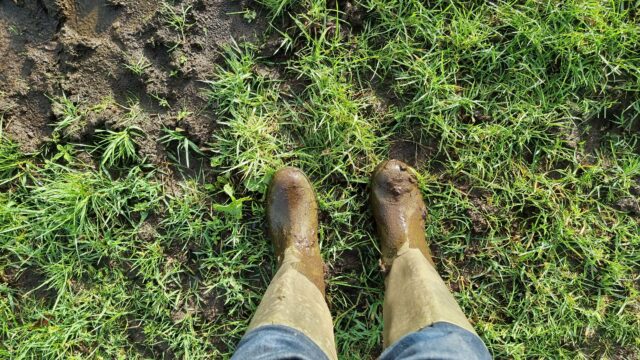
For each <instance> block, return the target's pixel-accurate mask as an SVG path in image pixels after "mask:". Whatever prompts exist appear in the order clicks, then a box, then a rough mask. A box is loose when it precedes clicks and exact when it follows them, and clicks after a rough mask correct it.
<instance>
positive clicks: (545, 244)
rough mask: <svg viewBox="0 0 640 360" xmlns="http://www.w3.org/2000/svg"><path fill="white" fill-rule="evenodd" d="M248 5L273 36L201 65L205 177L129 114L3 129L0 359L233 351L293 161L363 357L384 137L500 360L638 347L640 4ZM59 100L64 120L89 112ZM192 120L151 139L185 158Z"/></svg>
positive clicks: (442, 259)
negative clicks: (42, 147)
mask: <svg viewBox="0 0 640 360" xmlns="http://www.w3.org/2000/svg"><path fill="white" fill-rule="evenodd" d="M260 3H261V4H262V6H263V8H262V10H263V11H265V12H267V13H270V14H271V16H272V19H273V20H272V24H273V28H272V29H271V33H272V34H273V36H275V37H277V38H278V39H279V41H281V42H282V46H280V48H279V50H278V53H277V54H271V53H265V52H264V51H263V50H262V49H261V48H260V46H259V45H260V44H236V43H231V44H229V45H228V46H227V47H226V48H225V49H222V51H223V52H224V56H225V61H224V63H222V64H218V65H216V66H215V69H214V71H213V75H212V76H211V78H208V79H203V80H204V81H206V88H207V94H206V96H207V97H208V98H209V100H210V108H209V109H208V110H207V111H211V112H215V113H216V114H217V116H218V118H219V119H220V121H219V124H220V125H221V126H220V128H219V129H218V130H216V131H215V132H214V134H213V136H212V139H211V142H210V143H209V144H200V148H201V149H204V148H205V147H206V148H207V150H203V151H202V154H198V156H206V157H208V158H210V160H211V168H210V169H208V170H207V171H209V172H210V174H207V175H208V176H209V177H210V178H212V179H214V180H213V181H211V182H206V183H203V181H201V179H192V180H184V181H181V182H180V189H179V190H178V191H175V189H174V190H172V191H169V190H168V189H167V188H166V187H165V186H164V185H165V184H163V183H162V181H161V179H162V177H161V176H159V174H158V173H157V172H156V171H155V170H154V169H153V167H152V166H149V164H147V163H146V162H145V159H144V158H141V157H140V156H138V155H137V154H136V149H137V148H136V139H138V137H137V136H138V135H135V131H131V128H127V127H126V126H124V127H123V128H116V129H109V130H108V131H107V132H104V133H103V134H104V135H105V136H98V138H96V139H94V140H95V142H94V143H91V144H80V143H75V142H74V141H71V140H70V139H67V138H66V137H65V134H64V133H63V134H61V138H60V139H57V140H56V139H54V140H52V141H58V143H57V145H60V146H51V147H49V148H48V150H47V151H43V152H42V153H38V154H22V153H20V151H19V148H18V147H17V146H16V145H15V144H13V143H12V142H11V141H10V140H9V139H7V138H6V137H2V140H1V143H0V188H2V194H0V293H1V294H2V295H1V296H0V339H2V341H0V357H6V358H16V359H21V358H34V357H35V358H73V357H76V358H98V357H102V358H162V357H164V358H173V357H177V358H190V359H191V358H221V357H228V356H229V355H230V354H231V353H232V351H233V349H234V346H235V344H236V343H237V342H238V340H239V339H240V337H241V336H242V334H243V332H244V329H245V328H246V325H247V321H248V320H249V318H250V316H251V315H252V313H253V311H254V310H255V308H256V306H257V305H258V303H259V301H260V297H261V294H262V293H263V292H264V290H265V288H266V286H267V284H268V282H269V280H270V277H271V275H272V274H273V270H274V269H273V266H274V264H273V259H272V255H271V249H270V245H269V243H268V239H267V238H266V235H265V233H264V230H265V227H264V225H265V224H264V205H263V200H264V190H265V189H266V185H267V184H268V181H269V178H270V176H271V174H272V173H273V172H274V171H275V170H276V169H277V168H278V167H280V166H283V165H285V164H286V165H294V166H298V167H301V168H302V169H303V170H304V171H305V172H306V173H307V174H308V175H309V177H310V178H311V179H312V181H313V182H314V185H315V187H316V190H317V195H318V201H319V205H320V210H321V217H320V222H321V229H320V235H321V242H322V253H323V256H324V258H325V261H326V262H327V283H328V302H329V306H330V309H331V311H332V314H333V316H334V323H335V326H336V338H337V342H338V346H339V354H340V355H341V358H345V359H367V358H375V356H377V355H378V354H379V353H380V351H381V330H382V295H383V275H382V274H381V272H380V270H379V267H378V260H377V259H378V251H377V244H376V237H375V231H374V226H373V224H372V218H371V214H370V212H369V210H368V204H367V200H368V187H367V183H368V179H369V174H370V172H371V171H372V170H373V168H374V167H375V165H376V164H377V163H378V162H379V161H381V160H383V159H385V158H388V157H389V156H391V155H394V156H396V157H401V158H403V159H404V160H407V161H410V162H413V163H414V164H415V165H416V167H417V170H418V172H419V174H420V184H421V189H422V191H423V194H424V196H425V199H426V201H427V206H428V208H429V214H428V219H427V224H428V225H427V228H426V234H427V236H428V239H429V240H430V242H431V248H432V250H433V251H434V255H435V259H436V262H437V264H438V270H439V271H440V273H441V274H442V276H443V278H444V279H445V281H446V282H447V283H448V284H449V286H450V287H451V289H452V290H453V292H454V294H455V297H456V299H457V300H458V301H459V303H460V305H461V306H462V307H463V309H464V311H465V312H466V313H467V315H468V317H469V318H470V320H471V321H472V323H473V324H474V325H475V327H476V329H477V331H478V333H479V334H480V336H481V337H482V338H483V339H484V341H485V342H486V344H487V345H488V347H489V349H490V350H491V352H492V353H493V354H494V355H495V356H496V357H497V358H517V359H521V358H624V359H627V358H629V359H631V358H637V357H638V356H640V353H639V352H638V348H639V347H640V340H639V339H640V304H639V299H640V288H639V287H638V283H639V280H640V271H639V270H640V235H638V234H639V230H640V226H639V222H638V221H639V219H640V204H639V200H640V156H639V153H638V149H639V147H638V145H639V144H638V121H640V120H639V116H640V115H639V114H640V13H638V12H637V8H638V7H640V3H638V2H637V1H606V2H602V1H591V0H571V1H561V2H558V1H520V2H505V1H496V2H474V1H433V2H423V1H418V0H385V1H379V0H361V1H359V2H353V3H351V2H349V3H346V2H337V3H335V2H326V1H320V0H297V1H290V0H280V1H278V0H268V1H267V0H262V1H260ZM176 6H179V5H176ZM182 9H187V10H185V12H186V11H188V9H189V8H188V7H186V5H185V7H183V8H182ZM238 16H240V15H238ZM183 17H184V16H183ZM185 24H186V22H185ZM189 24H190V23H189ZM176 31H177V32H178V35H179V36H180V37H184V36H188V35H187V34H186V33H185V32H184V31H181V30H180V28H176ZM52 98H53V97H52ZM57 99H63V100H65V102H64V103H63V104H64V105H65V106H64V108H65V109H67V110H69V111H67V113H69V114H71V115H73V117H68V116H66V115H65V114H62V115H60V116H59V121H60V123H58V124H53V125H52V128H59V129H60V130H62V129H63V128H66V126H67V125H68V124H67V122H72V123H75V122H77V121H78V120H79V119H78V118H77V117H78V116H82V115H81V114H79V113H78V112H77V111H75V110H74V109H75V108H74V103H73V102H72V101H71V100H70V99H68V98H66V97H64V98H57ZM71 110H74V111H71ZM185 111H188V110H185ZM187 135H188V134H186V133H181V132H176V131H173V130H169V131H168V132H166V133H165V134H161V136H164V137H163V138H162V139H161V138H158V139H156V140H157V142H158V143H159V144H161V145H162V144H163V143H179V144H182V147H180V145H178V152H176V154H175V155H176V162H177V163H179V164H176V165H178V166H180V165H182V166H184V165H185V162H184V161H183V160H185V159H189V156H190V154H188V153H187V152H188V151H190V152H192V154H194V153H197V152H196V151H195V150H196V149H198V147H197V145H196V144H195V143H193V142H191V140H189V139H188V136H187ZM140 136H142V135H140ZM169 145H171V144H169ZM87 146H88V147H89V150H87ZM92 148H95V151H94V150H92ZM192 150H193V151H192ZM62 151H64V153H65V154H72V155H67V156H56V154H58V153H60V152H62ZM87 151H88V153H89V154H90V155H91V156H93V161H94V162H96V163H97V164H101V166H92V165H91V164H85V162H83V161H81V160H79V159H80V157H79V154H81V153H84V152H87ZM182 154H184V156H182ZM390 154H391V155H390ZM178 159H179V160H178ZM186 161H188V160H186ZM187 166H189V165H187Z"/></svg>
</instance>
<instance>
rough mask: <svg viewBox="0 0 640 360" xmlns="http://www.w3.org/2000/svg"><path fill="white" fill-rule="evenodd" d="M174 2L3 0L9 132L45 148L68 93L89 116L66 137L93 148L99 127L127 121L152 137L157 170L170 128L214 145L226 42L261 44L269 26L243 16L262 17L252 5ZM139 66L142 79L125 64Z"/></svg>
mask: <svg viewBox="0 0 640 360" xmlns="http://www.w3.org/2000/svg"><path fill="white" fill-rule="evenodd" d="M169 3H174V4H173V5H172V6H171V8H170V9H169V8H167V7H165V6H164V5H163V3H162V2H160V1H155V0H37V1H36V0H0V23H1V24H2V26H0V53H1V54H3V57H4V58H3V60H2V61H1V62H0V84H2V86H1V87H0V116H1V117H0V119H2V122H3V124H2V126H3V128H4V132H5V134H6V135H8V136H9V137H10V138H11V139H13V140H14V141H16V142H18V143H19V144H20V146H21V148H22V150H23V151H25V152H33V151H36V150H38V149H39V148H40V147H41V146H43V144H45V143H47V141H48V140H49V139H50V138H51V136H52V129H53V127H52V124H54V123H55V122H56V121H58V119H59V117H60V115H61V114H60V111H59V110H58V109H56V106H54V105H52V103H53V101H52V100H51V99H54V98H56V97H60V96H63V95H64V96H66V97H67V98H69V99H70V100H72V101H73V102H74V103H75V104H76V106H77V107H78V108H79V109H80V111H82V113H83V114H84V115H85V116H84V119H83V121H82V124H80V126H78V127H76V128H74V129H72V131H71V130H70V131H67V133H66V134H65V135H68V137H69V138H70V139H71V140H72V141H79V142H85V143H90V142H92V137H93V136H94V134H95V131H96V129H105V128H106V129H109V128H116V129H117V128H118V127H121V126H122V124H120V123H119V122H121V121H122V119H123V118H124V117H126V118H127V121H128V123H127V126H137V127H139V128H140V129H141V130H142V131H143V132H144V133H145V135H146V136H145V138H144V139H143V140H141V143H140V149H139V152H140V154H141V155H142V156H143V157H146V158H147V160H148V161H150V162H152V163H154V164H156V165H163V164H164V165H165V166H167V167H168V165H166V164H168V163H169V162H168V161H167V155H166V154H165V151H164V148H163V146H162V145H161V144H160V141H159V137H160V136H162V134H161V129H162V128H163V127H169V128H172V127H180V128H182V129H184V130H186V131H187V133H188V134H189V137H190V138H191V139H192V140H193V141H195V142H196V143H198V144H205V143H206V142H207V141H208V140H209V139H210V136H211V133H212V131H213V129H214V128H215V126H216V119H215V117H214V115H213V114H212V112H211V111H205V108H206V106H207V101H206V98H205V96H204V95H203V88H204V87H205V86H206V85H205V84H203V83H202V82H201V80H204V79H206V78H207V77H208V76H209V74H210V73H211V72H212V70H213V65H214V63H215V62H217V61H219V60H220V56H221V55H220V50H221V47H222V46H223V45H225V44H229V43H230V42H232V41H238V42H240V41H244V40H247V41H256V40H257V36H258V34H261V33H263V32H264V29H265V28H266V22H265V21H264V20H263V18H264V16H261V14H260V13H259V12H258V13H257V18H256V19H254V20H253V21H248V20H247V19H245V18H244V17H243V15H242V14H243V12H247V11H249V12H251V13H253V12H254V11H257V10H254V9H253V8H252V6H253V5H252V4H250V3H248V2H247V1H244V0H243V1H224V0H183V1H177V2H169ZM183 9H186V10H187V11H185V14H186V19H185V20H186V22H185V24H186V26H185V28H184V31H183V32H184V34H182V32H181V31H179V30H178V29H177V28H174V27H172V26H171V24H170V23H169V20H168V16H169V14H170V12H171V10H173V11H175V12H176V13H177V14H182V10H183ZM254 14H255V13H254ZM136 63H139V64H142V65H143V67H144V73H143V74H138V75H136V74H135V72H133V71H132V70H131V69H129V68H127V66H126V65H131V64H136ZM132 107H134V109H132ZM131 113H134V114H138V115H139V116H133V117H132V116H131V115H130V114H131ZM125 114H129V115H127V116H125ZM178 114H181V115H180V116H178Z"/></svg>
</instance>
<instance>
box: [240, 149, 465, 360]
mask: <svg viewBox="0 0 640 360" xmlns="http://www.w3.org/2000/svg"><path fill="white" fill-rule="evenodd" d="M371 206H372V210H373V215H374V218H375V221H376V224H377V228H378V234H379V238H380V248H381V251H382V265H383V267H384V269H385V271H386V274H387V275H386V279H385V297H384V310H383V320H384V331H383V341H384V347H385V348H386V347H388V346H389V345H391V344H393V343H394V342H396V341H397V340H398V339H400V338H401V337H403V336H404V335H408V334H409V333H412V332H415V331H418V330H420V329H422V328H424V327H426V326H429V325H431V324H433V323H435V322H440V321H443V322H449V323H452V324H455V325H458V326H460V327H462V328H464V329H467V330H469V331H471V332H474V330H473V328H472V326H471V324H470V323H469V321H468V320H467V318H466V317H465V315H464V314H463V313H462V311H461V309H460V307H459V306H458V304H457V303H456V301H455V299H454V298H453V296H452V295H451V293H450V292H449V290H448V288H447V286H446V285H445V283H444V282H443V281H442V279H441V278H440V276H439V275H438V273H437V272H436V270H435V268H434V266H433V260H432V259H431V254H430V252H429V248H428V246H427V242H426V240H425V236H424V223H425V217H426V207H425V205H424V201H423V200H422V196H421V194H420V191H419V189H418V185H417V180H416V176H415V174H414V171H413V169H411V168H410V167H409V166H408V165H406V164H404V163H402V162H401V161H397V160H390V161H386V162H383V163H382V164H380V165H379V166H378V167H377V168H376V170H375V172H374V173H373V176H372V181H371ZM267 217H268V225H269V235H270V237H271V240H272V242H273V246H274V248H275V254H276V256H277V261H278V265H279V268H278V271H277V273H276V275H275V276H274V278H273V280H272V281H271V284H270V285H269V287H268V288H267V291H266V293H265V295H264V297H263V299H262V301H261V303H260V306H259V307H258V309H257V310H256V314H255V315H254V317H253V319H252V321H251V323H250V325H249V330H248V331H250V330H252V329H256V328H258V327H260V326H264V325H285V326H289V327H292V328H294V329H297V330H299V331H301V332H302V333H304V334H305V335H307V336H308V337H309V338H310V339H311V340H313V341H314V342H315V343H316V344H317V345H318V346H319V347H320V348H321V349H322V350H323V351H324V352H325V353H326V354H327V356H328V357H329V359H337V354H336V346H335V340H334V335H333V322H332V319H331V313H330V312H329V308H328V306H327V303H326V302H325V296H324V295H325V284H324V266H323V262H322V258H321V256H320V248H319V247H318V210H317V204H316V199H315V193H314V191H313V188H312V186H311V183H310V182H309V180H308V179H307V177H306V176H305V175H304V173H302V172H301V171H300V170H298V169H296V168H284V169H281V170H279V171H278V172H276V174H275V175H274V177H273V179H272V181H271V185H270V187H269V192H268V195H267Z"/></svg>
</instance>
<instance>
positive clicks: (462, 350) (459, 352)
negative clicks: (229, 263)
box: [231, 322, 491, 360]
mask: <svg viewBox="0 0 640 360" xmlns="http://www.w3.org/2000/svg"><path fill="white" fill-rule="evenodd" d="M231 359H232V360H245V359H247V360H248V359H257V360H284V359H287V360H289V359H290V360H319V359H322V360H326V359H327V356H326V355H325V354H324V352H323V351H322V350H321V349H320V348H319V347H318V345H316V344H315V343H314V342H313V341H311V339H309V338H308V337H307V336H306V335H304V334H303V333H301V332H300V331H298V330H296V329H293V328H290V327H287V326H282V325H268V326H262V327H259V328H257V329H255V330H253V331H250V332H249V333H247V334H246V335H245V336H244V337H243V338H242V340H241V341H240V344H238V348H237V350H236V352H235V354H234V355H233V357H232V358H231ZM392 359H394V360H395V359H398V360H423V359H443V360H448V359H469V360H474V359H482V360H484V359H491V354H489V350H487V348H486V346H485V345H484V343H483V342H482V340H480V338H479V337H478V336H477V335H475V334H473V333H472V332H470V331H468V330H465V329H463V328H461V327H459V326H457V325H453V324H450V323H446V322H437V323H435V324H433V325H431V326H427V327H426V328H424V329H422V330H420V331H416V332H414V333H412V334H408V335H406V336H404V337H403V338H401V339H400V340H398V341H396V342H395V343H394V344H393V345H391V346H390V347H388V348H387V349H386V350H385V351H384V352H383V353H382V355H381V356H380V360H392Z"/></svg>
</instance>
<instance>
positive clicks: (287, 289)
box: [234, 168, 337, 360]
mask: <svg viewBox="0 0 640 360" xmlns="http://www.w3.org/2000/svg"><path fill="white" fill-rule="evenodd" d="M267 202H268V203H267V217H268V223H269V235H270V237H271V240H272V242H273V245H274V249H275V253H276V257H277V260H278V264H279V269H278V272H277V273H276V275H275V276H274V278H273V280H272V281H271V284H270V285H269V287H268V288H267V291H266V293H265V295H264V297H263V299H262V301H261V303H260V306H258V309H257V310H256V314H255V315H254V317H253V319H252V320H251V323H250V325H249V329H248V330H247V334H246V335H245V336H244V338H243V340H242V341H241V342H240V344H239V346H238V350H237V351H236V353H235V354H234V359H244V358H258V355H260V357H259V358H264V359H283V358H286V359H289V358H294V359H307V358H318V356H313V354H314V350H313V349H316V350H315V351H316V354H317V353H318V352H317V351H318V350H320V352H319V353H320V354H323V355H324V357H326V358H329V359H332V360H333V359H337V355H336V348H335V342H334V337H333V321H332V319H331V313H330V312H329V308H328V307H327V304H326V302H325V300H324V265H323V263H322V258H321V257H320V249H319V247H318V234H317V227H318V215H317V205H316V201H315V194H314V192H313V189H312V188H311V184H310V183H309V181H308V180H307V178H306V177H305V176H304V174H303V173H302V172H301V171H300V170H298V169H294V168H284V169H282V170H280V171H278V172H277V173H276V174H275V175H274V177H273V180H272V182H271V185H270V187H269V193H268V195H267Z"/></svg>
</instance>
